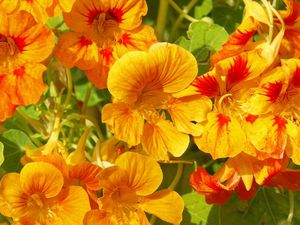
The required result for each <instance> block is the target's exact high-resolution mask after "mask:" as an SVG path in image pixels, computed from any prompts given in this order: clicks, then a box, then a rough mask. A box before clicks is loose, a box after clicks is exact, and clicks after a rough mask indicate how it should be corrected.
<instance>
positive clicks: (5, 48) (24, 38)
mask: <svg viewBox="0 0 300 225" xmlns="http://www.w3.org/2000/svg"><path fill="white" fill-rule="evenodd" d="M0 24H1V26H0V73H2V72H3V71H4V72H5V71H12V70H13V69H15V68H16V67H19V66H23V65H24V64H27V63H41V62H43V61H44V60H46V59H47V58H48V57H49V55H50V54H51V52H52V50H53V47H54V44H55V41H54V34H53V32H52V31H50V30H49V29H48V28H47V27H45V26H44V25H43V24H39V23H37V22H35V21H34V19H33V17H32V15H30V14H29V13H27V12H24V11H21V12H18V13H16V14H12V15H5V14H3V13H0Z"/></svg>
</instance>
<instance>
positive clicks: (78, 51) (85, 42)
mask: <svg viewBox="0 0 300 225" xmlns="http://www.w3.org/2000/svg"><path fill="white" fill-rule="evenodd" d="M55 56H56V57H57V58H58V59H59V60H60V61H61V62H62V64H63V65H65V66H66V67H67V68H71V67H73V66H77V67H78V68H80V69H82V70H89V69H92V68H95V67H96V66H97V63H98V62H99V49H98V47H97V45H96V43H94V42H93V41H92V40H90V39H88V38H87V37H86V36H84V35H83V34H80V33H74V32H67V33H64V34H63V35H62V36H60V38H59V41H58V44H57V47H56V51H55Z"/></svg>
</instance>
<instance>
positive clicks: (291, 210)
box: [286, 190, 295, 224]
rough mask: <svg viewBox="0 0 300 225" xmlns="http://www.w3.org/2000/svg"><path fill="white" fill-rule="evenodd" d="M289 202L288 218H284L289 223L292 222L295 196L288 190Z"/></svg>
mask: <svg viewBox="0 0 300 225" xmlns="http://www.w3.org/2000/svg"><path fill="white" fill-rule="evenodd" d="M289 202H290V211H289V215H288V218H287V219H286V221H287V222H288V223H290V224H292V220H293V217H294V209H295V196H294V193H293V191H290V190H289Z"/></svg>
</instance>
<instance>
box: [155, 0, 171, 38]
mask: <svg viewBox="0 0 300 225" xmlns="http://www.w3.org/2000/svg"><path fill="white" fill-rule="evenodd" d="M168 8H169V4H168V0H160V2H159V9H158V15H157V20H156V35H157V39H158V40H160V41H163V39H164V31H165V27H166V24H167V15H168Z"/></svg>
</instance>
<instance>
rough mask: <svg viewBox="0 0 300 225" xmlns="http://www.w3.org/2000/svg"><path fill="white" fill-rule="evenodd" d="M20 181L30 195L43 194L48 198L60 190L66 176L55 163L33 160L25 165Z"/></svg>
mask: <svg viewBox="0 0 300 225" xmlns="http://www.w3.org/2000/svg"><path fill="white" fill-rule="evenodd" d="M20 183H21V187H22V189H23V190H24V192H25V193H26V194H28V195H32V194H43V195H44V196H45V197H46V198H51V197H54V196H56V195H57V194H58V193H59V192H60V190H61V188H62V186H63V184H64V178H63V175H62V173H61V172H60V171H59V170H58V169H57V168H56V167H54V166H53V165H51V164H49V163H45V162H33V163H28V164H26V165H25V166H24V167H23V169H22V171H21V173H20Z"/></svg>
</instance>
